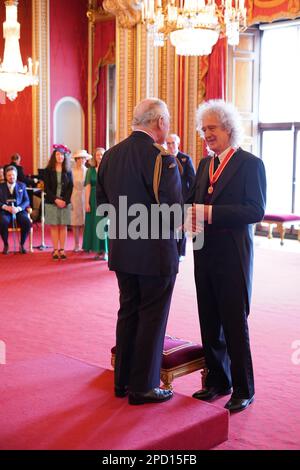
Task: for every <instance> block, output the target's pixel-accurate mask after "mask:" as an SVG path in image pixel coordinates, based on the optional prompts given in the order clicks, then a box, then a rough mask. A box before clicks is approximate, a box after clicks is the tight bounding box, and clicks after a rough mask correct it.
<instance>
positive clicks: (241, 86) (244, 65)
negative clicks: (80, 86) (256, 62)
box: [234, 58, 253, 113]
mask: <svg viewBox="0 0 300 470" xmlns="http://www.w3.org/2000/svg"><path fill="white" fill-rule="evenodd" d="M234 81H235V84H236V89H235V99H234V104H235V105H236V106H237V107H238V109H239V110H240V111H241V112H246V113H251V112H252V111H253V89H252V84H253V63H252V62H250V61H249V60H244V59H241V58H236V59H234Z"/></svg>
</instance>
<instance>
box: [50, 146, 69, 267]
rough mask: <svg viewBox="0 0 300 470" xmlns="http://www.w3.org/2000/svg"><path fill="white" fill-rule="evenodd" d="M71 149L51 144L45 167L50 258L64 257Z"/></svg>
mask: <svg viewBox="0 0 300 470" xmlns="http://www.w3.org/2000/svg"><path fill="white" fill-rule="evenodd" d="M70 153H71V151H70V150H69V149H68V147H66V146H65V145H62V144H55V145H53V152H52V155H51V157H50V160H49V163H48V165H47V167H46V169H45V175H44V183H45V193H46V195H45V223H46V224H48V225H50V227H51V239H52V243H53V253H52V258H53V259H54V260H58V259H63V260H64V259H66V254H65V242H66V238H67V226H68V225H71V194H72V190H73V177H72V172H71V171H70V158H69V157H70Z"/></svg>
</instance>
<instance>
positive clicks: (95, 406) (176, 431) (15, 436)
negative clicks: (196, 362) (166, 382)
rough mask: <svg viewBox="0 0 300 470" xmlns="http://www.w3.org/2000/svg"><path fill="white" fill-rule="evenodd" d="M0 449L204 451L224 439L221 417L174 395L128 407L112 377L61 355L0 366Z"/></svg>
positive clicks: (217, 411)
mask: <svg viewBox="0 0 300 470" xmlns="http://www.w3.org/2000/svg"><path fill="white" fill-rule="evenodd" d="M0 396H1V414H0V449H2V450H4V449H5V450H10V449H25V450H27V449H95V450H96V449H111V450H113V449H121V450H122V449H132V450H135V449H147V450H151V449H154V450H168V449H169V450H177V449H179V450H183V449H189V450H195V449H209V448H211V447H213V446H216V445H217V444H219V443H221V442H223V441H225V440H226V439H227V438H228V413H227V411H226V410H224V409H222V408H218V407H216V406H214V405H210V404H207V403H203V402H199V401H196V400H194V399H192V398H190V397H185V396H183V395H180V394H175V397H174V398H173V399H172V400H170V401H168V402H166V403H162V404H159V405H157V404H147V405H141V406H131V405H129V404H128V401H127V399H126V398H125V399H120V398H115V397H114V395H113V372H112V371H109V370H105V369H102V368H99V367H95V366H92V365H90V364H87V363H85V362H81V361H79V360H76V359H72V358H69V357H66V356H62V355H58V354H57V355H55V354H53V355H48V356H45V357H43V358H41V359H35V360H31V361H26V362H17V363H14V364H12V365H5V366H1V385H0Z"/></svg>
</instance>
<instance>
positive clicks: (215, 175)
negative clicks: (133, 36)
mask: <svg viewBox="0 0 300 470" xmlns="http://www.w3.org/2000/svg"><path fill="white" fill-rule="evenodd" d="M235 151H236V149H234V148H231V149H230V150H229V151H228V153H227V154H226V155H225V157H224V158H223V160H222V162H221V163H220V165H219V166H218V168H217V169H216V171H215V172H214V159H213V158H212V159H211V161H210V164H209V170H208V174H209V187H208V189H207V192H208V194H212V193H213V192H214V187H213V185H214V184H215V183H216V182H217V181H218V179H219V177H220V176H221V174H222V173H223V171H224V168H225V167H226V165H227V163H228V162H229V160H230V159H231V157H232V155H233V154H234V153H235Z"/></svg>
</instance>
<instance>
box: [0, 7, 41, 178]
mask: <svg viewBox="0 0 300 470" xmlns="http://www.w3.org/2000/svg"><path fill="white" fill-rule="evenodd" d="M4 20H5V5H4V2H3V1H1V2H0V28H1V31H0V57H1V61H2V58H3V51H4V39H3V26H2V24H3V21H4ZM18 21H19V23H20V24H21V38H20V50H21V55H22V59H23V64H24V65H25V64H27V58H28V57H31V55H32V49H31V34H32V23H31V0H22V1H20V2H19V6H18ZM16 152H17V153H19V154H20V155H21V157H22V165H23V166H24V168H25V171H26V172H27V173H32V171H33V168H32V92H31V87H27V88H25V90H24V91H21V92H20V93H19V94H18V96H17V98H16V99H15V101H10V100H8V99H7V98H6V103H5V104H0V164H1V165H3V164H6V163H9V161H10V156H11V155H12V154H13V153H16Z"/></svg>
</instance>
